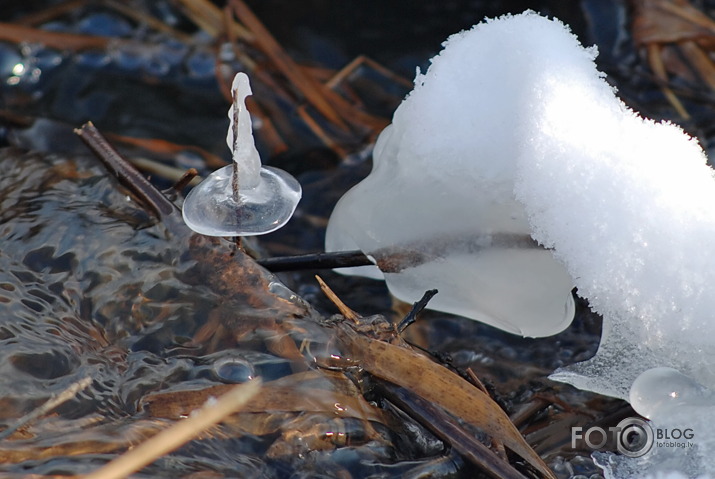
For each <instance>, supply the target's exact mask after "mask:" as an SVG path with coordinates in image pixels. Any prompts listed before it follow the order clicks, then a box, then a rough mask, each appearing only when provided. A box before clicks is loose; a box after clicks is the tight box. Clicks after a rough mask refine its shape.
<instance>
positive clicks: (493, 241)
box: [258, 233, 546, 273]
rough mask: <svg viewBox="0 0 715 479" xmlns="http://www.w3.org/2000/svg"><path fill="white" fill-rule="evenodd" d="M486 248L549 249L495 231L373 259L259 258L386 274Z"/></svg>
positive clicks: (411, 245) (374, 254)
mask: <svg viewBox="0 0 715 479" xmlns="http://www.w3.org/2000/svg"><path fill="white" fill-rule="evenodd" d="M487 248H502V249H537V250H538V249H540V250H546V248H544V247H543V246H541V245H540V244H539V243H537V242H536V241H535V240H534V239H533V238H531V237H530V236H529V235H527V234H518V233H493V234H489V235H482V234H472V235H470V234H465V235H444V236H438V237H434V238H427V239H420V240H417V241H413V242H408V243H403V244H399V245H396V246H388V247H384V248H380V249H378V250H376V251H370V252H369V253H368V254H369V255H370V258H374V259H375V261H374V262H373V261H370V259H369V258H368V256H367V255H365V254H364V253H362V252H361V251H341V252H330V253H312V254H306V255H298V256H282V257H276V258H267V259H262V260H260V261H258V264H260V265H262V266H263V267H264V268H266V269H268V270H269V271H273V272H274V273H275V272H280V271H298V270H304V269H331V268H350V267H353V266H369V265H374V264H377V266H378V267H379V268H380V271H382V272H383V273H399V272H400V271H403V270H405V269H408V268H414V267H416V266H420V265H422V264H425V263H429V262H430V261H434V260H436V259H440V258H444V257H446V256H448V255H450V254H476V253H478V252H480V251H482V250H484V249H487Z"/></svg>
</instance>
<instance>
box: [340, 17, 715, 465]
mask: <svg viewBox="0 0 715 479" xmlns="http://www.w3.org/2000/svg"><path fill="white" fill-rule="evenodd" d="M596 54H597V52H596V49H595V48H583V47H582V46H581V45H580V44H579V42H578V40H577V39H576V37H575V36H573V35H572V34H571V33H570V32H569V30H568V28H567V27H565V26H564V25H563V24H561V23H560V22H558V21H555V20H554V21H551V20H548V19H545V18H543V17H540V16H538V15H536V14H534V13H533V12H526V13H524V14H521V15H514V16H506V17H502V18H499V19H496V20H490V21H487V22H485V23H482V24H480V25H477V26H475V27H474V28H473V29H471V30H469V31H466V32H462V33H459V34H456V35H454V36H452V37H450V38H449V40H448V41H447V42H446V43H445V49H444V50H443V51H442V53H440V54H439V55H438V56H437V57H435V58H434V59H433V60H432V65H431V66H430V68H429V70H428V71H427V73H426V74H424V75H421V74H418V76H417V79H416V81H415V89H414V91H413V92H412V93H411V94H410V95H409V96H408V97H407V99H406V100H405V101H404V102H403V103H402V105H400V107H399V108H398V110H397V111H396V112H395V116H394V119H393V124H392V126H391V127H389V128H388V129H387V130H386V131H385V132H384V133H383V134H382V135H381V137H380V139H379V141H378V144H377V145H376V148H375V155H374V156H375V164H374V167H373V171H372V173H371V174H370V175H369V176H368V178H367V179H366V180H364V181H363V182H362V183H360V184H359V185H358V186H356V187H355V188H354V189H353V190H351V191H350V192H349V193H348V194H347V195H346V196H345V197H344V198H343V199H342V200H341V201H340V203H339V204H338V206H337V207H336V210H335V212H334V213H333V216H332V217H331V220H330V225H329V228H328V234H327V240H326V245H327V247H328V248H329V249H332V250H340V249H353V248H356V247H357V248H360V249H362V250H363V251H365V252H367V253H369V254H371V255H372V256H373V257H374V258H375V259H376V261H377V263H378V264H380V265H381V266H382V268H383V270H384V271H386V273H385V279H386V281H387V282H388V285H389V287H390V289H391V290H392V291H393V292H394V293H395V294H396V295H397V296H398V297H402V298H403V299H406V300H409V301H411V300H413V299H415V298H417V297H418V296H419V295H420V294H421V293H422V292H423V291H424V290H426V289H430V288H435V287H436V288H438V289H440V294H439V295H438V296H437V297H435V300H436V299H437V298H438V297H439V296H442V301H441V302H440V303H437V302H435V303H434V304H432V306H433V307H437V308H439V309H443V310H445V311H451V312H457V313H459V314H463V315H466V316H469V317H473V318H476V319H481V320H485V321H486V322H489V323H490V324H494V325H496V326H499V327H502V328H504V329H511V330H517V331H519V332H521V333H522V334H527V335H532V336H546V335H549V334H553V333H554V332H557V331H558V330H559V329H561V328H562V327H563V326H564V325H565V324H566V323H567V322H568V320H569V319H570V318H568V317H567V315H566V314H564V313H565V312H567V313H570V311H569V309H570V305H569V303H568V301H566V296H567V292H568V290H569V289H570V287H571V285H572V284H573V285H575V286H577V287H578V292H579V294H580V295H582V296H585V297H586V298H588V300H589V302H590V304H591V307H592V308H593V309H594V310H595V311H597V312H599V313H600V314H602V315H603V318H604V330H603V336H602V339H601V344H600V347H599V350H598V353H597V354H596V356H595V357H594V358H592V359H591V360H589V361H586V362H584V363H580V364H577V365H575V366H572V367H569V368H565V369H563V370H560V371H557V373H556V374H554V375H553V376H552V377H553V378H554V379H557V380H560V381H565V382H569V383H571V384H573V385H575V386H577V387H580V388H584V389H590V390H592V391H596V392H600V393H603V394H607V395H612V396H615V397H620V398H623V399H626V400H628V399H630V400H631V401H632V402H633V405H634V406H635V407H636V408H637V410H638V411H640V412H642V414H645V415H647V416H649V417H650V418H651V420H652V424H653V427H654V428H662V429H663V430H665V429H668V428H671V429H677V428H687V427H693V430H694V431H695V439H694V441H693V442H694V444H695V445H694V446H693V447H690V448H688V449H687V450H685V451H684V450H679V449H668V448H667V447H654V448H653V449H652V450H651V452H649V453H648V454H647V455H646V456H644V457H641V458H628V457H623V456H613V455H608V454H600V455H599V454H597V455H596V457H597V458H598V460H599V461H600V463H601V464H602V466H603V468H604V470H605V472H606V475H607V476H608V477H642V476H643V475H646V474H651V475H652V477H678V473H683V474H685V475H686V477H696V476H698V475H699V474H702V473H713V471H715V433H714V432H713V430H712V427H711V426H712V424H714V423H715V401H712V398H713V394H712V392H711V391H715V347H713V343H714V342H715V339H713V338H715V322H714V321H713V320H712V315H713V312H714V311H715V294H713V292H712V285H713V284H715V248H713V245H714V244H715V179H714V177H713V170H712V169H711V168H710V167H709V166H708V165H707V164H706V157H705V154H704V152H703V151H702V149H701V148H700V146H699V145H698V143H697V142H696V141H695V140H694V139H692V138H691V137H689V136H688V135H687V134H685V133H684V132H683V131H682V130H681V129H680V128H679V127H677V126H675V125H672V124H668V123H658V122H654V121H651V120H647V119H644V118H642V117H640V116H639V115H638V114H637V113H635V112H633V111H632V110H630V109H629V108H628V107H626V105H625V104H623V102H622V101H620V100H619V99H618V98H617V96H616V94H615V91H614V89H613V88H612V87H611V86H610V85H609V84H608V83H607V82H606V81H605V79H604V77H603V75H602V74H601V73H600V72H598V70H597V68H596V66H595V63H594V58H595V56H596ZM521 205H523V207H522V206H521ZM529 234H531V236H532V237H533V238H534V239H535V240H536V241H538V242H539V243H540V244H542V245H544V246H545V247H546V248H548V251H546V250H542V251H539V250H535V249H533V248H525V247H521V246H524V245H525V243H523V242H518V241H517V242H516V243H509V242H508V241H507V242H506V245H499V244H498V243H499V241H500V240H501V239H503V238H509V239H511V240H513V239H514V237H515V236H523V235H529ZM494 239H497V241H496V243H497V244H495V241H494ZM515 245H519V247H515ZM395 251H397V252H398V253H400V254H398V255H397V259H398V261H397V267H395V261H394V260H392V261H385V259H386V258H387V259H390V258H391V257H390V256H389V254H392V253H394V252H395ZM388 253H389V254H388ZM551 255H553V258H555V259H556V260H558V262H555V261H553V260H552V256H551ZM405 258H407V259H410V260H411V261H408V262H407V263H406V264H405V263H404V261H405ZM400 261H402V262H403V263H402V264H400ZM561 265H563V266H561ZM525 271H530V272H531V273H527V274H526V275H524V272H525ZM357 272H358V273H359V271H357ZM375 273H376V270H375V269H374V268H373V269H372V270H370V271H367V273H366V274H370V275H373V276H374V275H375ZM524 277H525V278H524ZM571 278H572V279H571ZM571 281H573V283H572V282H571ZM451 288H454V291H456V293H452V292H450V289H451ZM530 288H533V289H531V290H530ZM445 292H446V294H444V293H445ZM534 292H536V294H537V295H538V296H541V297H542V298H543V302H541V303H540V302H538V301H535V300H534V299H533V296H530V294H533V293H534ZM490 300H492V301H491V302H490ZM531 301H534V303H533V304H534V305H535V309H536V310H537V313H536V314H530V312H529V309H530V308H529V304H530V302H531ZM494 303H496V304H494ZM545 303H548V304H545ZM506 304H508V305H509V307H510V308H511V309H510V310H509V309H505V305H506ZM484 305H487V307H485V306H484ZM559 306H560V308H559ZM491 308H494V309H491ZM557 312H558V314H556V313H557ZM663 381H666V382H667V384H668V387H667V388H665V389H663V388H662V387H661V386H660V384H661V383H662V382H663ZM634 382H635V384H634ZM664 394H665V397H664ZM669 394H672V395H674V396H668V395H669ZM668 397H670V399H668ZM669 473H672V474H669Z"/></svg>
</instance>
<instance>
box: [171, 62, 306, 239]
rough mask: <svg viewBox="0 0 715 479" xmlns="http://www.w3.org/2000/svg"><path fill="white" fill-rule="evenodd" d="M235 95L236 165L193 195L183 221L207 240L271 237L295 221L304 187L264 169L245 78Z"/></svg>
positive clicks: (231, 132)
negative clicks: (295, 212)
mask: <svg viewBox="0 0 715 479" xmlns="http://www.w3.org/2000/svg"><path fill="white" fill-rule="evenodd" d="M231 92H232V94H233V105H232V106H231V108H230V109H229V111H228V117H229V119H230V120H231V124H230V126H229V128H228V134H227V136H226V142H227V143H228V147H229V148H230V149H231V151H232V152H233V163H232V164H231V165H228V166H225V167H223V168H221V169H219V170H216V171H215V172H213V173H212V174H211V175H209V176H208V178H206V179H205V180H204V181H202V182H201V183H199V185H198V186H196V187H195V188H194V189H193V190H191V192H189V194H188V195H187V196H186V199H185V200H184V206H183V209H182V212H183V216H184V221H185V222H186V224H187V225H188V227H189V228H191V229H192V230H194V231H196V232H197V233H201V234H204V235H208V236H253V235H261V234H265V233H270V232H271V231H275V230H277V229H278V228H280V227H281V226H283V225H285V224H286V223H287V222H288V220H289V219H290V217H291V216H292V215H293V212H294V211H295V208H296V206H297V205H298V201H299V200H300V197H301V187H300V184H299V183H298V181H297V180H296V179H295V178H293V177H292V176H291V175H290V174H288V173H286V172H285V171H283V170H279V169H278V168H272V167H269V166H264V167H262V166H261V158H260V156H259V155H258V150H256V146H255V143H254V141H253V133H252V127H251V116H250V114H249V113H248V110H247V109H246V105H245V99H246V97H247V96H248V95H250V94H251V86H250V84H249V81H248V76H247V75H246V74H245V73H242V72H239V73H237V74H236V76H235V78H234V80H233V84H232V86H231Z"/></svg>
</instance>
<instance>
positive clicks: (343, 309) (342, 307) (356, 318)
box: [315, 275, 360, 324]
mask: <svg viewBox="0 0 715 479" xmlns="http://www.w3.org/2000/svg"><path fill="white" fill-rule="evenodd" d="M315 279H317V280H318V284H319V285H320V289H321V290H322V291H323V293H324V294H325V296H327V297H328V299H329V300H330V301H332V302H333V304H334V305H335V306H337V308H338V310H339V311H340V313H341V314H342V315H343V316H345V319H348V320H350V321H352V322H353V323H355V324H357V323H359V322H360V315H359V314H357V313H356V312H355V311H353V310H352V309H350V308H349V307H348V305H346V304H345V303H343V301H342V300H341V299H340V298H339V297H338V295H337V294H335V292H333V290H332V289H330V286H328V284H327V283H326V282H325V281H323V278H321V277H320V276H318V275H316V276H315Z"/></svg>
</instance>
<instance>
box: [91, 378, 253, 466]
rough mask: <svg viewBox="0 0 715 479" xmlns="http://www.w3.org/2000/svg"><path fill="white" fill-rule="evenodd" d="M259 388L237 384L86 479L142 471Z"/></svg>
mask: <svg viewBox="0 0 715 479" xmlns="http://www.w3.org/2000/svg"><path fill="white" fill-rule="evenodd" d="M260 389H261V381H260V379H254V380H252V381H250V382H248V383H245V384H240V385H238V386H236V387H234V388H233V389H231V390H230V391H229V392H227V393H226V394H224V395H223V396H221V397H220V398H219V399H218V400H216V402H210V403H208V404H206V405H204V407H202V408H201V409H200V410H199V411H197V412H196V414H194V415H192V416H191V417H189V418H188V419H184V420H181V421H179V422H177V423H176V424H174V425H173V426H171V427H170V428H168V429H165V430H164V431H162V432H160V433H159V434H157V435H156V436H154V437H152V438H151V439H149V440H147V441H145V442H144V443H142V444H141V445H140V446H138V447H137V448H135V449H132V450H130V451H129V452H127V453H125V454H123V455H121V456H119V457H118V458H117V459H115V460H113V461H111V462H110V463H109V464H107V465H106V466H104V467H102V468H100V469H98V470H97V471H95V472H93V473H92V474H89V475H87V476H84V477H85V479H119V478H122V477H126V476H128V475H129V474H132V473H133V472H136V471H138V470H140V469H141V468H143V467H144V466H146V465H148V464H151V463H152V462H154V461H155V460H156V459H157V458H159V457H161V456H163V455H164V454H167V453H169V452H171V451H173V450H175V449H177V448H179V447H180V446H182V445H183V444H185V443H186V442H188V441H190V440H191V439H193V438H195V437H196V436H198V435H199V434H201V433H202V432H203V431H205V430H207V429H208V428H210V427H211V426H213V425H215V424H217V423H219V422H221V421H222V420H223V419H225V418H226V417H227V416H229V415H231V414H233V413H234V412H236V411H238V410H239V409H240V408H241V407H242V406H243V405H244V404H246V403H247V402H248V401H249V400H250V399H251V398H253V397H254V396H255V395H256V394H258V391H260Z"/></svg>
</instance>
